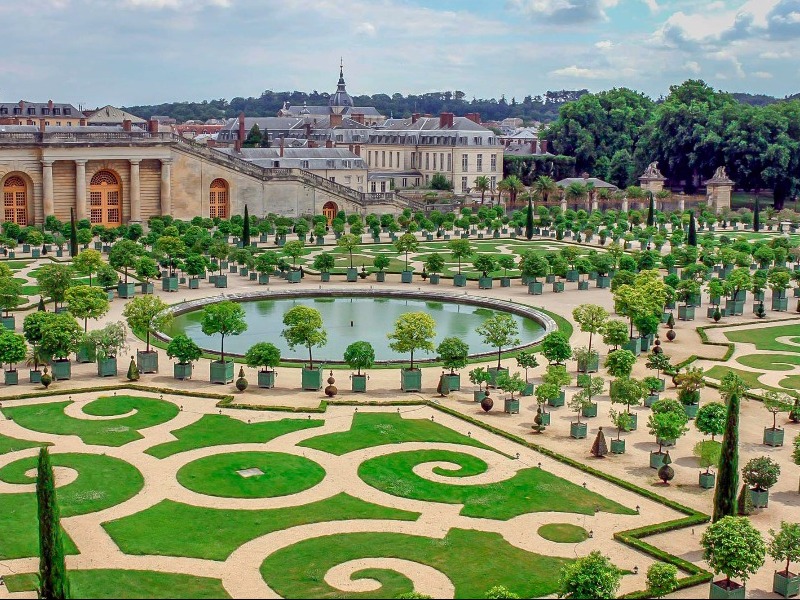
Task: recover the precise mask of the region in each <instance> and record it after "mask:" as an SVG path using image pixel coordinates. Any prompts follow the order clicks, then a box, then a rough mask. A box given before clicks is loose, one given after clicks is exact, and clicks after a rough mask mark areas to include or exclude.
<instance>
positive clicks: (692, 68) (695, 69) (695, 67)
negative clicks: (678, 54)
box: [683, 60, 702, 75]
mask: <svg viewBox="0 0 800 600" xmlns="http://www.w3.org/2000/svg"><path fill="white" fill-rule="evenodd" d="M683 68H684V69H686V70H687V71H689V72H690V73H692V74H694V75H699V74H700V71H702V69H701V68H700V63H698V62H697V61H694V60H690V61H689V62H687V63H686V64H685V65H683Z"/></svg>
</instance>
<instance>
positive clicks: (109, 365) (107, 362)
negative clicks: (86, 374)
mask: <svg viewBox="0 0 800 600" xmlns="http://www.w3.org/2000/svg"><path fill="white" fill-rule="evenodd" d="M97 376H98V377H116V376H117V358H116V357H115V356H114V357H111V358H98V359H97Z"/></svg>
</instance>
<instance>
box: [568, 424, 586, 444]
mask: <svg viewBox="0 0 800 600" xmlns="http://www.w3.org/2000/svg"><path fill="white" fill-rule="evenodd" d="M588 431H589V425H588V424H586V423H570V424H569V435H570V436H571V437H573V438H575V439H576V440H583V439H586V435H587V433H588Z"/></svg>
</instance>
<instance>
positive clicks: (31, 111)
mask: <svg viewBox="0 0 800 600" xmlns="http://www.w3.org/2000/svg"><path fill="white" fill-rule="evenodd" d="M28 114H29V115H35V114H36V108H35V107H33V106H29V107H28Z"/></svg>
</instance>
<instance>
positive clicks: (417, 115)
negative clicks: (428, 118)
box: [411, 113, 419, 125]
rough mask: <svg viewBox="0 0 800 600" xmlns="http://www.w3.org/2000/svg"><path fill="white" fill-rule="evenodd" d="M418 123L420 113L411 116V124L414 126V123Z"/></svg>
mask: <svg viewBox="0 0 800 600" xmlns="http://www.w3.org/2000/svg"><path fill="white" fill-rule="evenodd" d="M417 121H419V113H413V114H412V115H411V124H412V125H413V124H414V123H416V122H417Z"/></svg>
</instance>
